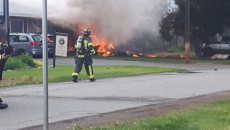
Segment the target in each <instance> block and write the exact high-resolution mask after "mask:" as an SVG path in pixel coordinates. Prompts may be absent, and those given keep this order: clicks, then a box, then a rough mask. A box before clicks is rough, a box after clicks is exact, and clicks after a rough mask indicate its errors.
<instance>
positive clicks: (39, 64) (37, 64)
mask: <svg viewBox="0 0 230 130" xmlns="http://www.w3.org/2000/svg"><path fill="white" fill-rule="evenodd" d="M42 66H43V64H42V62H40V61H34V67H36V68H38V67H42Z"/></svg>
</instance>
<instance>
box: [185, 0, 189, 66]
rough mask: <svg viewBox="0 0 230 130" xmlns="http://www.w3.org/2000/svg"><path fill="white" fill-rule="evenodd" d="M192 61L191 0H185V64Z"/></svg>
mask: <svg viewBox="0 0 230 130" xmlns="http://www.w3.org/2000/svg"><path fill="white" fill-rule="evenodd" d="M189 63H190V0H185V64H189Z"/></svg>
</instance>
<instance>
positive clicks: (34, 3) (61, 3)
mask: <svg viewBox="0 0 230 130" xmlns="http://www.w3.org/2000/svg"><path fill="white" fill-rule="evenodd" d="M9 1H10V4H12V5H13V4H18V5H20V6H21V7H29V8H30V9H31V8H32V9H34V10H35V11H41V10H42V0H9ZM47 4H48V13H54V12H57V13H60V12H62V11H65V10H66V7H67V6H66V2H65V0H47ZM24 10H26V9H24Z"/></svg>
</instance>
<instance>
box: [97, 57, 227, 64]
mask: <svg viewBox="0 0 230 130" xmlns="http://www.w3.org/2000/svg"><path fill="white" fill-rule="evenodd" d="M94 59H103V60H124V61H142V62H158V63H181V64H182V63H185V59H173V58H147V57H139V58H134V57H101V56H94ZM190 63H192V64H226V65H229V64H230V60H205V59H204V60H201V59H191V60H190Z"/></svg>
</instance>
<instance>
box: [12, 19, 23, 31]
mask: <svg viewBox="0 0 230 130" xmlns="http://www.w3.org/2000/svg"><path fill="white" fill-rule="evenodd" d="M11 32H14V33H20V32H24V21H23V20H19V19H18V20H17V19H12V20H11Z"/></svg>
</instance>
